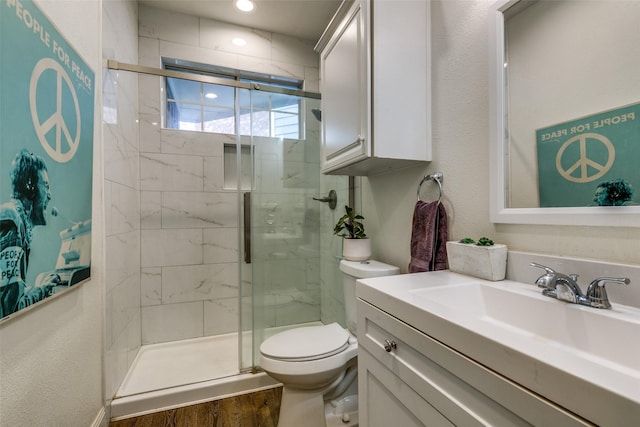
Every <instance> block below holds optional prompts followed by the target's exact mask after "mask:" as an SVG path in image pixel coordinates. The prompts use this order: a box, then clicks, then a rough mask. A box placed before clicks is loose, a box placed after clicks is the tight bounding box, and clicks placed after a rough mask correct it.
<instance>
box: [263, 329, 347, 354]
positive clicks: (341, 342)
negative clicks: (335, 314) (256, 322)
mask: <svg viewBox="0 0 640 427" xmlns="http://www.w3.org/2000/svg"><path fill="white" fill-rule="evenodd" d="M349 336H350V335H349V333H348V332H347V331H346V330H345V329H343V328H342V327H341V326H340V325H338V324H337V323H331V324H329V325H321V326H307V327H303V328H295V329H290V330H288V331H284V332H280V333H278V334H276V335H274V336H272V337H270V338H267V339H266V340H265V341H264V342H263V343H262V345H261V346H260V353H261V354H262V355H263V356H266V357H268V358H270V359H274V360H282V361H289V362H306V361H312V360H318V359H324V358H327V357H331V356H333V355H335V354H338V353H341V352H343V351H344V350H345V349H346V348H347V347H348V346H349V344H350V343H349Z"/></svg>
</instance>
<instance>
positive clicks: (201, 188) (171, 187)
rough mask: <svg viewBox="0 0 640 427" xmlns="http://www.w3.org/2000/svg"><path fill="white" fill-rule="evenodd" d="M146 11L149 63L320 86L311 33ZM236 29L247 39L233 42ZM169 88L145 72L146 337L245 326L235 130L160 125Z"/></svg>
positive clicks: (143, 30) (143, 37)
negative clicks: (231, 159)
mask: <svg viewBox="0 0 640 427" xmlns="http://www.w3.org/2000/svg"><path fill="white" fill-rule="evenodd" d="M139 15H140V17H139V27H138V35H139V39H138V46H139V55H138V63H139V64H141V65H147V66H152V67H160V66H161V58H162V57H168V58H177V59H183V60H188V61H194V62H200V63H208V64H214V65H219V66H225V67H231V68H238V69H243V70H248V71H256V72H262V73H273V74H277V75H282V76H289V77H294V78H298V79H304V81H305V90H310V91H318V86H319V85H318V55H317V54H316V53H314V52H313V41H308V40H298V39H294V38H291V37H286V36H281V35H278V34H274V33H268V32H263V31H257V30H253V29H249V28H244V27H238V26H235V25H230V24H226V23H222V22H217V21H212V20H208V19H204V18H199V17H196V16H189V15H181V14H176V13H172V12H166V11H162V10H159V9H155V8H150V7H146V6H140V12H139ZM231 36H233V37H236V36H242V37H243V38H245V39H246V40H247V42H248V43H247V47H245V48H239V47H236V46H235V45H233V44H231V39H232V37H231ZM161 91H162V81H161V79H160V78H158V77H153V76H140V77H139V92H140V95H139V98H140V102H139V118H140V188H141V193H140V197H141V201H140V206H141V228H142V231H141V260H140V261H141V287H142V291H141V304H142V310H141V313H142V314H141V318H142V320H141V324H142V325H141V326H142V342H143V343H145V344H146V343H154V342H162V341H171V340H177V339H184V338H192V337H199V336H203V335H213V334H219V333H225V332H231V331H235V330H237V327H238V325H237V323H238V297H239V295H238V292H239V275H238V264H237V260H238V239H237V237H236V236H237V235H238V213H237V195H236V193H235V191H232V190H226V189H224V188H223V183H224V177H223V171H224V170H223V163H224V162H223V146H224V144H225V143H227V144H235V137H234V136H231V135H214V134H204V133H199V132H181V131H173V130H167V129H161V126H160V123H161V121H162V117H161V113H162V107H161V105H162V97H161V93H162V92H161ZM274 173H276V172H274ZM279 173H280V175H279V176H278V177H276V176H275V175H274V177H273V178H272V179H281V178H282V175H281V173H282V171H280V172H279ZM316 270H317V269H316ZM316 300H317V298H316Z"/></svg>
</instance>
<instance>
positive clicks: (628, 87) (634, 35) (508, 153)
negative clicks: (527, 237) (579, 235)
mask: <svg viewBox="0 0 640 427" xmlns="http://www.w3.org/2000/svg"><path fill="white" fill-rule="evenodd" d="M491 19H492V20H493V22H492V24H493V25H492V26H491V27H490V28H491V29H492V34H491V40H492V49H491V50H490V52H491V58H490V61H491V71H492V72H491V86H490V91H491V97H492V98H491V99H492V101H491V113H492V120H491V135H490V137H491V144H492V155H491V158H492V162H493V165H492V175H493V176H492V182H491V187H492V188H491V190H492V201H491V205H492V206H491V213H492V221H494V222H515V223H548V224H583V225H626V226H630V225H640V220H638V219H633V217H632V215H633V214H635V216H636V218H637V216H638V215H639V214H640V206H639V205H640V170H639V169H638V165H639V164H640V55H638V54H637V49H638V48H637V46H640V31H638V30H637V22H639V21H640V2H637V1H588V2H583V1H573V0H553V1H529V0H521V1H513V0H511V1H501V2H498V3H496V4H495V5H494V6H493V8H492V10H491ZM634 190H635V191H634ZM613 206H615V207H613ZM542 208H544V209H542ZM577 215H578V216H577ZM611 215H616V216H621V218H625V219H624V220H623V221H618V220H614V218H613V217H611ZM614 222H615V224H614Z"/></svg>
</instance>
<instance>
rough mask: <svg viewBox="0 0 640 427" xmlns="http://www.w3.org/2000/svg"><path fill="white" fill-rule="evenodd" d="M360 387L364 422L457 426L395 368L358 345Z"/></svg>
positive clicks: (414, 426)
mask: <svg viewBox="0 0 640 427" xmlns="http://www.w3.org/2000/svg"><path fill="white" fill-rule="evenodd" d="M360 367H362V369H360ZM358 390H359V391H358V393H359V397H358V398H359V402H358V417H359V419H360V425H363V426H370V427H376V426H398V427H400V426H402V427H421V426H425V425H428V426H430V427H440V426H442V427H453V426H454V424H452V423H451V422H450V421H449V420H448V419H446V418H445V417H444V416H443V415H442V414H441V413H440V412H438V410H437V409H435V408H434V407H433V406H431V405H430V404H429V402H427V401H426V400H425V399H424V398H423V397H422V396H420V395H419V394H418V393H416V392H415V391H414V390H413V389H412V388H411V387H410V386H409V385H408V384H407V383H405V382H404V381H402V379H401V378H399V377H398V376H397V375H395V374H394V373H393V371H392V370H391V369H388V368H387V367H385V366H384V365H383V364H382V363H380V361H379V360H377V359H376V358H375V357H373V356H372V355H371V353H369V352H368V351H366V350H364V349H363V348H362V347H360V348H359V349H358Z"/></svg>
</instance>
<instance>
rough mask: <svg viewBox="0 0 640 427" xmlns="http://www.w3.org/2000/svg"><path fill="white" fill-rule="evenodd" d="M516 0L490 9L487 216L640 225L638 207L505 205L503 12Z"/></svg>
mask: <svg viewBox="0 0 640 427" xmlns="http://www.w3.org/2000/svg"><path fill="white" fill-rule="evenodd" d="M519 1H520V0H499V1H498V2H496V3H494V4H493V5H491V7H490V8H489V117H490V123H489V167H490V169H489V172H490V182H489V195H490V197H489V203H490V207H489V217H490V220H491V222H493V223H506V224H547V225H582V226H584V225H588V226H602V227H640V206H588V207H574V208H509V207H508V206H507V205H506V201H507V195H506V190H505V183H506V182H507V181H506V178H507V171H508V169H509V165H508V159H507V155H508V147H507V142H508V141H507V135H506V131H505V130H506V124H507V114H508V111H507V107H506V105H507V102H506V100H507V98H506V97H507V91H506V85H505V83H506V71H505V66H504V64H505V40H504V33H505V30H504V12H505V11H506V10H507V9H509V8H510V7H512V6H514V5H515V4H516V3H518V2H519ZM547 1H549V0H547ZM637 191H640V189H637Z"/></svg>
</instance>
